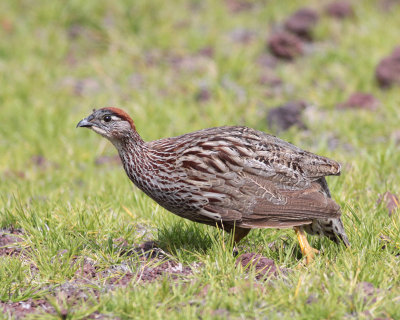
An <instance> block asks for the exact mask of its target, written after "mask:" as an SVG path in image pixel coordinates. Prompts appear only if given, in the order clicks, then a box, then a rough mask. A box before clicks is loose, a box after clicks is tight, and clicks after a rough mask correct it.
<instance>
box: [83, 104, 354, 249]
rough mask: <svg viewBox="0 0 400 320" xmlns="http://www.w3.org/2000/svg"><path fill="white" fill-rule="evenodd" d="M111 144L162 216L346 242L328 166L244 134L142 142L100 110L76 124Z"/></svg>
mask: <svg viewBox="0 0 400 320" xmlns="http://www.w3.org/2000/svg"><path fill="white" fill-rule="evenodd" d="M78 126H79V127H90V128H91V129H92V130H94V131H95V132H97V133H99V134H101V135H102V136H104V137H106V138H107V139H109V140H110V141H111V142H112V143H113V144H114V146H115V147H116V148H117V150H118V152H119V155H120V157H121V160H122V163H123V166H124V169H125V171H126V173H127V175H128V176H129V178H130V179H131V180H132V182H133V183H134V184H135V185H136V186H137V187H138V188H140V189H141V190H142V191H143V192H145V193H146V194H147V195H148V196H149V197H151V198H152V199H154V200H155V201H156V202H157V203H159V204H160V205H161V206H163V207H164V208H166V209H167V210H169V211H171V212H173V213H175V214H177V215H179V216H181V217H183V218H187V219H189V220H192V221H196V222H200V223H205V224H208V225H212V226H216V225H218V226H220V227H223V228H225V229H226V230H228V231H230V230H233V229H235V240H236V241H239V240H240V239H241V238H242V237H243V236H245V235H246V234H247V233H248V230H250V229H252V228H288V227H299V228H300V229H296V230H300V231H302V229H303V228H304V230H305V231H307V232H308V233H310V234H319V235H324V236H327V237H328V238H329V239H331V240H333V241H336V242H337V241H338V239H340V240H342V241H343V242H344V243H345V244H346V245H349V241H348V239H347V236H346V234H345V231H344V228H343V224H342V222H341V219H340V215H341V212H340V207H339V205H338V204H337V203H336V202H335V201H333V200H332V199H331V196H330V192H329V189H328V185H327V183H326V180H325V178H324V177H325V176H328V175H339V174H340V165H339V164H338V163H337V162H336V161H333V160H330V159H328V158H325V157H321V156H318V155H315V154H313V153H310V152H307V151H304V150H302V149H300V148H298V147H296V146H294V145H292V144H290V143H287V142H285V141H283V140H281V139H279V138H277V137H274V136H271V135H269V134H266V133H264V132H260V131H257V130H254V129H251V128H247V127H218V128H210V129H204V130H200V131H196V132H192V133H188V134H185V135H182V136H179V137H173V138H165V139H160V140H156V141H150V142H145V141H143V140H142V138H141V137H140V136H139V134H138V133H137V131H136V129H135V126H134V123H133V121H132V119H131V118H130V117H129V116H128V115H127V114H126V113H125V112H124V111H122V110H121V109H117V108H103V109H100V110H97V111H94V112H93V113H92V114H91V115H90V116H89V117H87V118H85V119H83V120H82V121H80V122H79V123H78Z"/></svg>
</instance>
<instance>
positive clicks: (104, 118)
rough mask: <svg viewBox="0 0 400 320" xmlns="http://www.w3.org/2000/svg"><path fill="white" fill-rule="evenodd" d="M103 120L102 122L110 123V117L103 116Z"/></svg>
mask: <svg viewBox="0 0 400 320" xmlns="http://www.w3.org/2000/svg"><path fill="white" fill-rule="evenodd" d="M103 120H104V121H105V122H110V121H111V116H104V117H103Z"/></svg>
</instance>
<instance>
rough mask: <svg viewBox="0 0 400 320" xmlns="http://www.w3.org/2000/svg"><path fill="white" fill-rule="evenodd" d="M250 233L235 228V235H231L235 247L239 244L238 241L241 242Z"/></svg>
mask: <svg viewBox="0 0 400 320" xmlns="http://www.w3.org/2000/svg"><path fill="white" fill-rule="evenodd" d="M249 232H250V229H247V228H239V227H236V228H235V234H234V235H233V241H234V242H235V245H236V244H238V243H239V241H240V240H242V239H243V238H244V237H245V236H247V234H248V233H249Z"/></svg>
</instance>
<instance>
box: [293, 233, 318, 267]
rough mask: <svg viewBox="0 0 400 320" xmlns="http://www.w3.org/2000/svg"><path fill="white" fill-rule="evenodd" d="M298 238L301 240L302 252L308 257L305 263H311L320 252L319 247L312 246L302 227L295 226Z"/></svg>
mask: <svg viewBox="0 0 400 320" xmlns="http://www.w3.org/2000/svg"><path fill="white" fill-rule="evenodd" d="M294 231H295V232H296V235H297V239H298V240H299V244H300V249H301V253H302V254H303V256H304V257H305V258H306V259H305V260H306V261H305V264H306V265H309V264H310V263H311V262H312V261H313V260H314V258H315V255H316V254H318V253H319V251H318V250H317V249H314V248H313V247H311V246H310V244H309V243H308V240H307V236H306V234H305V232H304V230H303V228H301V227H294Z"/></svg>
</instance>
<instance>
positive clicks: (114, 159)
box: [95, 155, 121, 166]
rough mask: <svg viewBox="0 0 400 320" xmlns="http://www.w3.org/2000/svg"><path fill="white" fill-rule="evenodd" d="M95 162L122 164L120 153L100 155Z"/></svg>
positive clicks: (100, 163) (99, 163) (97, 163)
mask: <svg viewBox="0 0 400 320" xmlns="http://www.w3.org/2000/svg"><path fill="white" fill-rule="evenodd" d="M95 164H96V165H98V166H101V165H105V164H111V165H120V164H121V159H120V157H119V155H114V156H100V157H97V158H96V159H95Z"/></svg>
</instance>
